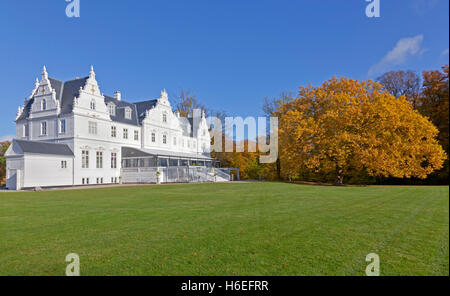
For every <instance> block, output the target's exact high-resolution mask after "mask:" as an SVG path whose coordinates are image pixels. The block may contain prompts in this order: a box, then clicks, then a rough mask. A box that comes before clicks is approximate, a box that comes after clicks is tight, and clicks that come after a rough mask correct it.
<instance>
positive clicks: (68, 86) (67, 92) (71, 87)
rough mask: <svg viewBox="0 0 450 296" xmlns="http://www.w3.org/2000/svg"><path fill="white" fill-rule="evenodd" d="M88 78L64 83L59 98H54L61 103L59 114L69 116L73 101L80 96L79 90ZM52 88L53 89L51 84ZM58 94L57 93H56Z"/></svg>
mask: <svg viewBox="0 0 450 296" xmlns="http://www.w3.org/2000/svg"><path fill="white" fill-rule="evenodd" d="M88 78H89V77H84V78H78V79H75V80H70V81H67V82H64V84H63V86H62V87H63V91H62V92H61V97H59V98H58V97H56V98H57V99H59V100H60V102H61V114H70V113H72V110H73V99H74V98H75V97H78V96H79V95H80V88H81V87H84V86H85V85H86V81H87V80H88ZM52 87H53V88H54V86H53V84H52ZM56 94H58V92H56Z"/></svg>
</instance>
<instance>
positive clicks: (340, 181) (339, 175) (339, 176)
mask: <svg viewBox="0 0 450 296" xmlns="http://www.w3.org/2000/svg"><path fill="white" fill-rule="evenodd" d="M334 185H335V186H344V174H343V171H342V169H341V168H336V179H335V180H334Z"/></svg>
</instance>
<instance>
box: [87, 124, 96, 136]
mask: <svg viewBox="0 0 450 296" xmlns="http://www.w3.org/2000/svg"><path fill="white" fill-rule="evenodd" d="M88 129H89V134H90V135H96V134H97V131H98V130H97V122H95V121H89V122H88Z"/></svg>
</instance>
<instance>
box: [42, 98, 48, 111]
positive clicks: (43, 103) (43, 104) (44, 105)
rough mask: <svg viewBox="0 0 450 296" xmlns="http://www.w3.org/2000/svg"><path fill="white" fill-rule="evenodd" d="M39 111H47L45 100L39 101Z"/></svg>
mask: <svg viewBox="0 0 450 296" xmlns="http://www.w3.org/2000/svg"><path fill="white" fill-rule="evenodd" d="M41 110H42V111H45V110H47V100H46V99H43V100H42V101H41Z"/></svg>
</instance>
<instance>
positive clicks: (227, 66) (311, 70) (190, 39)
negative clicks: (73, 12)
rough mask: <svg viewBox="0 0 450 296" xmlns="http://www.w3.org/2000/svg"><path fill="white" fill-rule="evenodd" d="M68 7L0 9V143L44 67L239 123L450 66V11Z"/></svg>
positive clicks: (313, 4) (180, 0)
mask: <svg viewBox="0 0 450 296" xmlns="http://www.w3.org/2000/svg"><path fill="white" fill-rule="evenodd" d="M380 1H381V17H380V18H377V19H374V18H372V19H369V18H367V17H366V15H365V7H366V5H367V4H368V3H367V2H365V1H364V0H339V1H338V0H316V1H310V0H308V1H307V0H303V1H301V0H291V1H285V0H276V1H275V0H271V1H269V0H258V1H249V0H247V1H243V0H241V1H234V0H228V1H215V0H209V1H203V0H190V1H186V0H164V1H163V0H159V1H152V0H147V1H143V0H114V1H106V0H80V3H81V17H80V18H68V17H67V16H66V14H65V9H66V6H67V4H68V3H67V2H65V0H20V1H12V0H9V1H2V3H1V5H0V33H1V34H0V36H1V41H0V82H1V89H2V92H1V102H2V108H0V127H1V128H0V139H2V138H5V137H8V135H12V134H14V133H15V130H14V122H13V120H14V117H15V114H16V111H17V107H18V106H19V105H20V104H22V103H23V100H24V98H25V97H26V96H28V95H29V94H30V92H31V90H32V88H33V85H34V80H35V78H36V77H40V73H41V72H42V66H43V65H44V64H45V65H46V66H47V70H48V72H49V75H50V76H51V77H54V78H57V79H61V80H69V79H73V78H74V77H77V76H79V77H81V76H86V75H88V73H89V68H90V65H91V64H93V65H94V67H95V71H96V73H97V79H98V81H99V83H100V87H101V91H102V92H104V93H105V94H110V95H112V94H113V93H114V91H115V90H120V91H122V96H123V98H124V99H125V100H129V101H138V100H144V99H153V98H155V97H157V96H158V95H159V93H160V91H161V89H162V88H166V89H167V91H168V93H169V95H174V94H176V93H177V92H179V90H180V89H181V88H184V89H189V90H191V91H192V92H194V93H195V94H196V95H197V97H198V98H199V99H200V101H202V102H203V103H204V104H205V105H207V106H209V107H211V108H213V109H215V110H223V111H226V112H227V113H228V114H231V115H234V116H243V117H245V116H258V115H261V114H262V111H261V106H262V103H263V100H264V97H266V96H268V97H275V96H277V95H278V94H280V93H281V92H283V91H294V92H295V91H297V89H298V87H299V86H300V85H306V84H308V83H312V84H313V85H317V84H320V83H321V82H322V81H324V80H326V79H328V78H331V77H333V76H347V77H352V78H358V79H368V78H371V77H372V78H373V77H377V75H379V74H381V73H382V72H383V71H388V70H393V69H412V70H415V71H418V72H420V71H422V70H428V69H438V68H440V67H441V66H442V65H444V64H446V63H448V60H449V55H448V47H449V37H448V36H449V29H448V25H449V12H448V11H449V1H448V0H380Z"/></svg>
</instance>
